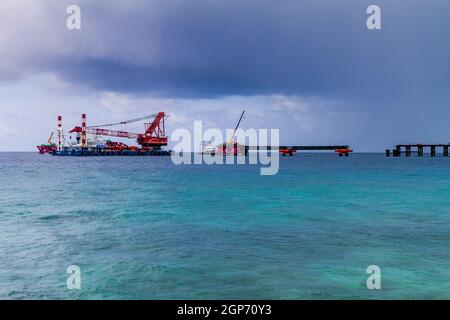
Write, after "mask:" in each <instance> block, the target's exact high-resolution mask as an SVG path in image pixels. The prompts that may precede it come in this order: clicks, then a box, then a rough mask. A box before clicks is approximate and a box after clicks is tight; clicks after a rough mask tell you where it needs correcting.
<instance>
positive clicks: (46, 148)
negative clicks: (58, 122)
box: [36, 132, 57, 154]
mask: <svg viewBox="0 0 450 320" xmlns="http://www.w3.org/2000/svg"><path fill="white" fill-rule="evenodd" d="M52 137H53V132H52V134H51V135H50V137H49V138H48V141H47V143H43V144H41V145H39V146H36V148H38V150H39V153H40V154H45V153H53V152H55V151H56V150H57V147H56V144H54V143H53V142H52Z"/></svg>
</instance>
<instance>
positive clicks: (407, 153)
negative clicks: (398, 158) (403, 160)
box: [405, 146, 411, 157]
mask: <svg viewBox="0 0 450 320" xmlns="http://www.w3.org/2000/svg"><path fill="white" fill-rule="evenodd" d="M405 155H406V156H407V157H411V147H410V146H407V147H406V153H405Z"/></svg>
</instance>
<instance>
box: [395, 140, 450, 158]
mask: <svg viewBox="0 0 450 320" xmlns="http://www.w3.org/2000/svg"><path fill="white" fill-rule="evenodd" d="M449 147H450V143H449V144H421V143H419V144H398V145H397V146H396V147H395V149H393V150H390V149H387V150H386V157H390V156H391V155H392V156H393V157H401V155H402V154H404V155H405V157H411V155H412V154H413V153H414V154H417V156H419V157H423V156H424V154H425V150H426V149H428V150H430V156H431V157H436V150H439V149H442V155H443V156H444V157H448V148H449Z"/></svg>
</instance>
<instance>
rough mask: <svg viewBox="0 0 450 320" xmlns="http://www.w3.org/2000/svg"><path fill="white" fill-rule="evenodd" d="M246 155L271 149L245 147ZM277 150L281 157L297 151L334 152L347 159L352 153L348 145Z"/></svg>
mask: <svg viewBox="0 0 450 320" xmlns="http://www.w3.org/2000/svg"><path fill="white" fill-rule="evenodd" d="M246 148H247V150H246V153H248V150H253V151H259V150H264V151H265V150H271V149H272V148H271V147H270V146H247V147H246ZM278 150H279V151H280V152H281V153H282V154H283V155H292V154H293V153H294V152H297V151H334V152H336V153H337V154H338V155H339V156H340V157H348V156H349V154H350V153H351V152H353V150H352V149H350V147H349V146H348V145H336V146H332V145H325V146H279V147H278Z"/></svg>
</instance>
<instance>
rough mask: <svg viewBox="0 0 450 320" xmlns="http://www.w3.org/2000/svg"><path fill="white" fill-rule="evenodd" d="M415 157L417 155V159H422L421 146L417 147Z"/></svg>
mask: <svg viewBox="0 0 450 320" xmlns="http://www.w3.org/2000/svg"><path fill="white" fill-rule="evenodd" d="M417 155H418V156H419V157H423V146H419V147H418V148H417Z"/></svg>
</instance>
